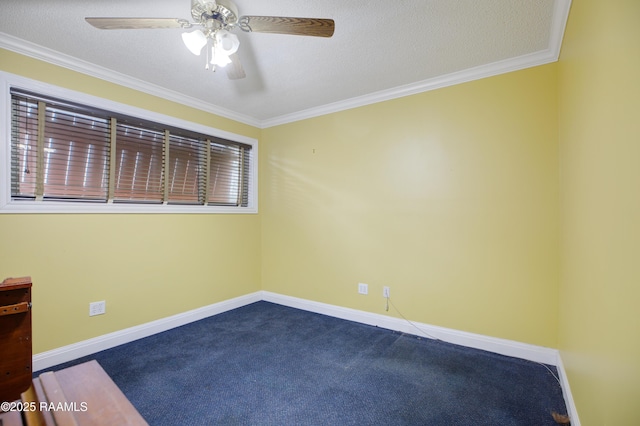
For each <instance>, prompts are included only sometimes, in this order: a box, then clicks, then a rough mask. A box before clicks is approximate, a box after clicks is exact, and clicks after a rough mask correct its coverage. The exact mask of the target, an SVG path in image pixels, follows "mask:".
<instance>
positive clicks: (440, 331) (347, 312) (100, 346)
mask: <svg viewBox="0 0 640 426" xmlns="http://www.w3.org/2000/svg"><path fill="white" fill-rule="evenodd" d="M260 300H264V301H267V302H272V303H277V304H279V305H284V306H289V307H292V308H297V309H302V310H305V311H309V312H315V313H318V314H323V315H328V316H331V317H335V318H341V319H345V320H349V321H354V322H359V323H362V324H367V325H373V326H376V327H381V328H385V329H388V330H393V331H399V332H402V333H408V334H413V335H417V336H421V337H425V338H429V339H433V338H436V339H440V340H443V341H445V342H449V343H454V344H457V345H461V346H466V347H470V348H475V349H482V350H486V351H489V352H494V353H498V354H501V355H506V356H512V357H516V358H521V359H527V360H530V361H534V362H541V363H544V364H548V365H554V366H556V368H557V369H558V373H559V376H560V377H559V379H560V385H561V387H562V393H563V395H564V399H565V403H566V405H567V410H568V414H569V416H570V417H571V424H572V425H573V426H580V421H579V419H578V413H577V410H576V407H575V404H574V401H573V396H572V395H571V389H570V388H569V381H568V378H567V375H566V372H565V370H564V365H563V364H562V358H561V357H560V353H559V351H558V350H556V349H552V348H546V347H542V346H536V345H530V344H526V343H520V342H516V341H512V340H506V339H500V338H497V337H490V336H484V335H481V334H475V333H469V332H464V331H459V330H454V329H449V328H444V327H438V326H434V325H429V324H424V323H418V322H415V321H412V322H409V321H407V320H404V319H400V318H395V317H390V316H386V315H380V314H374V313H371V312H365V311H360V310H357V309H350V308H344V307H341V306H336V305H329V304H326V303H321V302H314V301H312V300H306V299H300V298H297V297H291V296H285V295H282V294H277V293H272V292H269V291H258V292H255V293H251V294H247V295H244V296H240V297H236V298H233V299H229V300H225V301H222V302H218V303H214V304H212V305H208V306H204V307H202V308H198V309H194V310H191V311H187V312H183V313H181V314H177V315H173V316H170V317H167V318H162V319H159V320H156V321H151V322H148V323H145V324H141V325H138V326H135V327H130V328H126V329H124V330H119V331H115V332H113V333H108V334H105V335H102V336H98V337H94V338H92V339H88V340H83V341H81V342H77V343H74V344H71V345H67V346H63V347H60V348H57V349H53V350H50V351H46V352H41V353H39V354H36V355H34V356H33V371H39V370H43V369H45V368H49V367H52V366H54V365H58V364H61V363H64V362H68V361H72V360H74V359H77V358H80V357H83V356H87V355H91V354H92V353H96V352H99V351H102V350H105V349H109V348H113V347H115V346H119V345H122V344H124V343H129V342H132V341H134V340H138V339H142V338H143V337H147V336H151V335H153V334H156V333H161V332H163V331H167V330H170V329H172V328H176V327H180V326H182V325H185V324H189V323H191V322H194V321H198V320H201V319H204V318H207V317H210V316H213V315H217V314H220V313H223V312H226V311H229V310H232V309H236V308H240V307H242V306H245V305H248V304H250V303H254V302H258V301H260Z"/></svg>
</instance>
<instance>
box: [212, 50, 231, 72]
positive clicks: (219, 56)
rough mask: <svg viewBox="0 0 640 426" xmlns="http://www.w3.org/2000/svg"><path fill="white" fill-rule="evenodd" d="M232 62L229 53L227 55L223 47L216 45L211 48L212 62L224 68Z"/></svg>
mask: <svg viewBox="0 0 640 426" xmlns="http://www.w3.org/2000/svg"><path fill="white" fill-rule="evenodd" d="M230 63H231V59H230V58H229V55H227V54H226V53H225V52H224V51H223V50H222V49H220V48H219V47H218V48H216V46H213V47H212V48H211V64H213V65H216V66H219V67H221V68H224V67H225V66H227V65H229V64H230Z"/></svg>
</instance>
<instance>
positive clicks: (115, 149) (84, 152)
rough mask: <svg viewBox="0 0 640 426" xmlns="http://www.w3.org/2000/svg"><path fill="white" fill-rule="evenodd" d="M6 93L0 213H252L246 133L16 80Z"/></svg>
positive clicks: (251, 159)
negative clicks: (5, 182)
mask: <svg viewBox="0 0 640 426" xmlns="http://www.w3.org/2000/svg"><path fill="white" fill-rule="evenodd" d="M9 97H10V104H11V107H10V112H9V115H10V117H11V126H10V127H11V132H10V141H8V143H7V142H4V143H5V144H6V145H8V146H9V150H8V151H9V152H8V153H9V155H8V157H9V158H8V161H7V159H4V161H5V163H8V164H7V166H8V169H9V170H10V185H9V187H10V189H9V191H8V192H9V193H8V194H4V196H3V197H2V194H1V193H0V210H2V211H6V210H9V211H13V210H22V211H47V208H52V209H54V210H55V211H70V212H72V211H77V209H78V208H79V209H80V211H83V212H84V211H99V212H108V211H123V212H137V211H140V212H147V211H154V212H157V211H164V212H255V211H256V207H255V205H256V202H255V199H256V193H255V187H256V170H257V165H256V164H255V163H256V158H255V152H256V151H257V144H256V142H255V140H253V139H249V138H246V137H242V136H238V135H230V134H227V133H225V132H221V131H218V130H216V129H211V128H203V127H202V126H199V125H196V124H194V123H189V122H183V121H181V120H177V119H174V118H171V117H164V116H159V115H157V114H152V113H149V112H145V111H142V110H137V111H136V112H139V113H140V114H141V115H139V116H133V115H129V114H124V113H122V112H121V111H118V110H113V109H111V110H107V109H103V108H101V107H96V106H95V105H87V104H83V103H79V102H76V101H75V100H67V99H63V98H61V97H56V96H51V95H49V94H47V95H43V94H41V93H35V92H32V91H30V90H25V89H22V88H16V87H12V88H10V89H9ZM128 108H129V109H132V108H131V107H128ZM149 117H151V119H150V118H149ZM158 118H161V119H164V120H163V121H157V119H158ZM154 119H155V120H154ZM221 134H223V136H227V137H222V135H221ZM228 136H232V137H234V139H235V140H234V139H231V138H229V137H228ZM5 152H6V149H5ZM0 154H1V152H0ZM0 157H1V156H0ZM0 159H2V158H0ZM2 198H4V202H3V200H2ZM3 204H4V206H3ZM96 205H98V207H90V206H96ZM40 206H47V207H46V208H41V207H40ZM65 206H67V207H65ZM69 206H73V207H69ZM80 206H83V207H80ZM3 207H4V208H3ZM32 208H33V210H31V209H32ZM60 209H61V210H60Z"/></svg>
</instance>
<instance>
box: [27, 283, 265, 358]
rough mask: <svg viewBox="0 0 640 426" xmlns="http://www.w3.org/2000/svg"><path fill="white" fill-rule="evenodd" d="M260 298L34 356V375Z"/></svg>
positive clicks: (216, 305) (207, 308)
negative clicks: (36, 372)
mask: <svg viewBox="0 0 640 426" xmlns="http://www.w3.org/2000/svg"><path fill="white" fill-rule="evenodd" d="M261 297H262V294H261V292H255V293H251V294H247V295H244V296H240V297H236V298H233V299H229V300H224V301H222V302H218V303H214V304H212V305H208V306H203V307H202V308H198V309H194V310H191V311H187V312H183V313H180V314H177V315H172V316H170V317H166V318H162V319H159V320H156V321H151V322H148V323H145V324H140V325H137V326H135V327H130V328H125V329H124V330H118V331H114V332H113V333H108V334H104V335H102V336H98V337H94V338H92V339H88V340H83V341H81V342H77V343H73V344H71V345H67V346H63V347H60V348H56V349H53V350H50V351H46V352H41V353H39V354H36V355H34V356H33V371H39V370H43V369H45V368H49V367H52V366H54V365H58V364H61V363H63V362H68V361H72V360H74V359H77V358H80V357H83V356H86V355H91V354H93V353H96V352H99V351H103V350H105V349H109V348H113V347H115V346H119V345H122V344H124V343H129V342H133V341H134V340H138V339H142V338H143V337H147V336H151V335H153V334H157V333H161V332H163V331H167V330H170V329H172V328H176V327H180V326H181V325H185V324H189V323H191V322H194V321H198V320H201V319H204V318H207V317H210V316H213V315H217V314H220V313H222V312H226V311H229V310H231V309H236V308H239V307H241V306H244V305H248V304H250V303H254V302H258V301H260V300H261Z"/></svg>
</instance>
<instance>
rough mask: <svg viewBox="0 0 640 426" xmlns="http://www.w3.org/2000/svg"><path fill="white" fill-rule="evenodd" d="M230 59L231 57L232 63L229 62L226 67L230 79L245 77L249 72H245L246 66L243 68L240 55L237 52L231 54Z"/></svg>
mask: <svg viewBox="0 0 640 426" xmlns="http://www.w3.org/2000/svg"><path fill="white" fill-rule="evenodd" d="M229 59H231V63H230V64H227V66H226V67H225V69H226V70H227V77H229V80H240V79H241V78H245V77H246V76H247V74H245V72H244V68H242V64H241V63H240V56H238V54H237V53H234V54H233V55H230V56H229Z"/></svg>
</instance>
